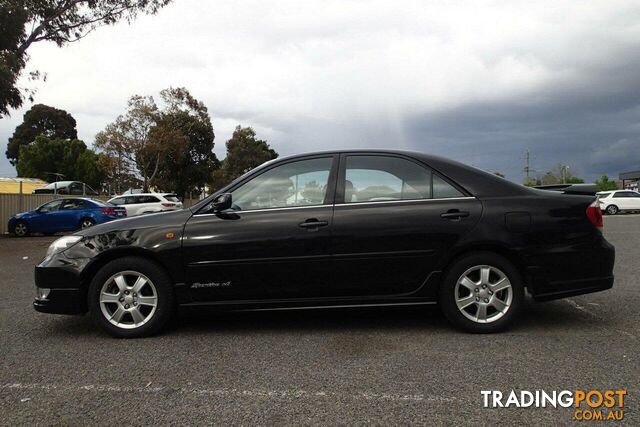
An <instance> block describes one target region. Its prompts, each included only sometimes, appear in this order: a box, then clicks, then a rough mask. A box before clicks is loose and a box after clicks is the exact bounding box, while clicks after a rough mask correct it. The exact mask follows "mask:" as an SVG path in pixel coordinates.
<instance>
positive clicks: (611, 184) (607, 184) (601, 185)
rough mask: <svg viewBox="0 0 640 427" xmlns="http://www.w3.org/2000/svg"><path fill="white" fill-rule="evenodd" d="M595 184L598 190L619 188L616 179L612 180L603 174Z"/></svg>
mask: <svg viewBox="0 0 640 427" xmlns="http://www.w3.org/2000/svg"><path fill="white" fill-rule="evenodd" d="M595 184H596V187H597V189H598V191H609V190H617V189H618V183H617V182H615V181H610V180H609V177H608V176H607V175H602V176H601V177H600V179H596V182H595Z"/></svg>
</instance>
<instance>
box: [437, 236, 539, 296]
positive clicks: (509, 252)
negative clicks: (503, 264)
mask: <svg viewBox="0 0 640 427" xmlns="http://www.w3.org/2000/svg"><path fill="white" fill-rule="evenodd" d="M475 252H492V253H495V254H497V255H500V256H502V257H503V258H505V259H506V260H507V261H509V262H510V263H512V264H513V265H514V267H515V268H516V270H517V271H518V274H520V278H521V279H522V281H523V285H524V286H525V288H527V287H528V286H527V269H526V265H525V263H524V260H523V259H522V257H521V256H520V254H519V253H518V252H517V251H516V250H514V249H512V248H510V247H508V246H506V245H504V244H501V243H499V242H486V243H476V244H470V245H466V246H463V247H460V248H457V249H456V250H454V251H451V252H450V253H449V254H447V256H446V258H445V259H444V260H443V261H442V262H441V263H440V265H441V271H442V272H443V273H442V275H441V280H440V281H439V283H438V288H440V285H441V284H442V280H444V277H446V275H447V272H448V271H449V269H450V268H451V266H452V265H453V264H454V263H455V262H456V261H457V260H459V259H460V258H462V257H464V256H467V255H469V254H471V253H475Z"/></svg>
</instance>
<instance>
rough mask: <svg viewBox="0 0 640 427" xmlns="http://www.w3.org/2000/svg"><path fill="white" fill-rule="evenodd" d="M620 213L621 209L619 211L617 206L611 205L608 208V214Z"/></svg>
mask: <svg viewBox="0 0 640 427" xmlns="http://www.w3.org/2000/svg"><path fill="white" fill-rule="evenodd" d="M619 211H620V209H618V207H617V206H616V205H609V206H607V213H608V214H609V215H615V214H617V213H618V212H619Z"/></svg>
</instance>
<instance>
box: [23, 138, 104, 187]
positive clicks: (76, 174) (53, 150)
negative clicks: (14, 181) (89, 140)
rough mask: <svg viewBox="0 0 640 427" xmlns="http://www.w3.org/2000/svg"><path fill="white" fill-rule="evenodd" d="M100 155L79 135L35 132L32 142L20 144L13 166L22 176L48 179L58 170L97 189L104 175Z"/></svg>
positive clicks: (67, 176) (69, 177)
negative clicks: (61, 136)
mask: <svg viewBox="0 0 640 427" xmlns="http://www.w3.org/2000/svg"><path fill="white" fill-rule="evenodd" d="M99 157H100V156H99V155H98V154H96V153H94V152H93V151H92V150H89V149H87V146H86V145H85V143H84V142H82V141H80V140H78V139H73V140H71V141H68V140H64V139H59V138H57V139H53V138H48V137H46V136H38V137H36V140H35V142H34V143H33V144H30V145H22V146H21V147H20V160H18V164H17V165H16V169H17V171H18V176H22V177H29V178H40V179H43V180H45V181H49V180H51V177H52V173H59V174H62V175H64V177H65V179H68V180H74V181H82V182H84V183H86V184H88V185H89V186H91V187H93V188H95V189H99V188H100V187H101V186H102V182H103V180H104V177H105V176H106V173H105V170H104V169H103V168H102V167H101V165H100V159H99Z"/></svg>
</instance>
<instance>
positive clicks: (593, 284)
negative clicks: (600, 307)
mask: <svg viewBox="0 0 640 427" xmlns="http://www.w3.org/2000/svg"><path fill="white" fill-rule="evenodd" d="M549 287H550V288H553V289H556V290H555V291H551V292H546V293H541V294H534V295H533V298H534V299H535V300H536V301H551V300H554V299H559V298H567V297H572V296H575V295H583V294H590V293H592V292H600V291H606V290H607V289H611V287H613V276H608V277H601V278H597V279H582V280H578V281H565V282H551V283H550V286H549Z"/></svg>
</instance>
